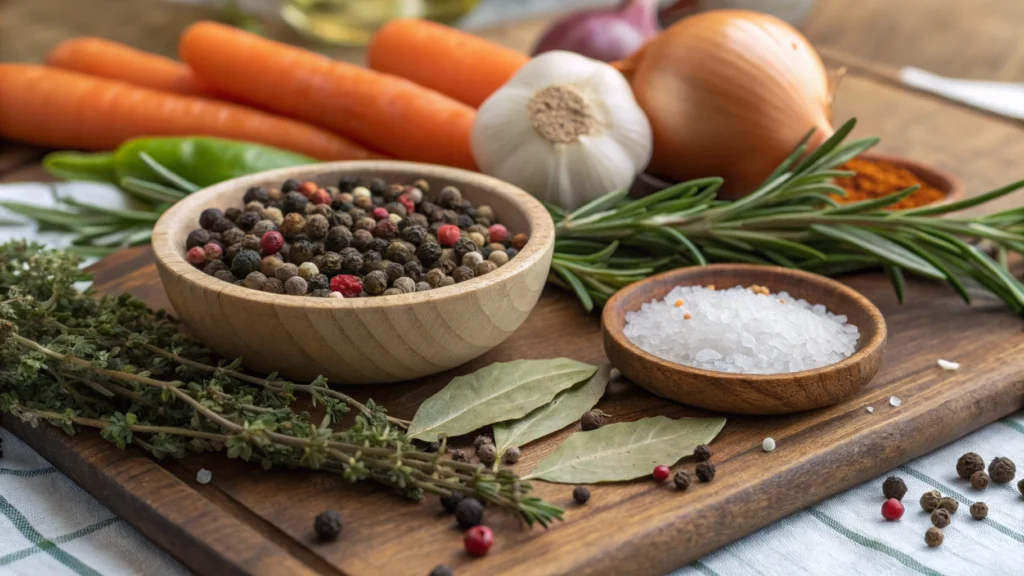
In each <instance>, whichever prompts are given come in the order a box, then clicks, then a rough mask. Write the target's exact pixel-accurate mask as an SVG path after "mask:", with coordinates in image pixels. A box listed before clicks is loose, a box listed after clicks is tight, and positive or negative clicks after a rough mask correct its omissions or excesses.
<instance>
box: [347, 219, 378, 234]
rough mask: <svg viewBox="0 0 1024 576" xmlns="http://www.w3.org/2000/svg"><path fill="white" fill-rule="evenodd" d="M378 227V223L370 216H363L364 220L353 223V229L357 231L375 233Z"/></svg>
mask: <svg viewBox="0 0 1024 576" xmlns="http://www.w3.org/2000/svg"><path fill="white" fill-rule="evenodd" d="M376 227H377V221H376V220H374V219H373V218H371V217H369V216H363V217H362V218H358V219H356V221H355V222H353V223H352V228H354V229H356V230H366V231H367V232H371V233H372V232H373V229H374V228H376Z"/></svg>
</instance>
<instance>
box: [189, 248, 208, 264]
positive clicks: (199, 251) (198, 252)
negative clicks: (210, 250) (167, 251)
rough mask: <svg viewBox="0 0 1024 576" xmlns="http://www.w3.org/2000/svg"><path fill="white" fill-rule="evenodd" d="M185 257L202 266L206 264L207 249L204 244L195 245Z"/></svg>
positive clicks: (190, 261) (191, 262) (190, 262)
mask: <svg viewBox="0 0 1024 576" xmlns="http://www.w3.org/2000/svg"><path fill="white" fill-rule="evenodd" d="M185 259H186V260H188V263H189V264H191V265H193V266H202V265H203V264H206V251H205V250H203V247H202V246H193V247H191V248H189V250H188V252H187V253H186V254H185Z"/></svg>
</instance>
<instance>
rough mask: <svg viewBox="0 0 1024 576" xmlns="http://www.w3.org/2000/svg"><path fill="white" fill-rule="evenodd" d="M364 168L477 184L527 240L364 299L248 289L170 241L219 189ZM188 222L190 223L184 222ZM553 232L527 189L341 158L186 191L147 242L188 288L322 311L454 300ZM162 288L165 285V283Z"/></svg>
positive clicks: (517, 264) (527, 256)
mask: <svg viewBox="0 0 1024 576" xmlns="http://www.w3.org/2000/svg"><path fill="white" fill-rule="evenodd" d="M361 171H364V172H370V171H392V172H398V173H399V174H408V175H410V176H411V175H416V176H418V177H426V178H431V179H438V180H447V181H449V182H451V183H452V184H453V185H455V186H460V187H461V186H464V185H467V184H469V185H473V186H475V187H478V188H484V189H487V190H488V192H490V193H495V194H499V195H501V196H504V197H506V199H508V200H509V201H510V202H511V203H513V204H515V205H517V206H518V207H519V208H520V209H521V210H522V213H523V215H524V216H525V219H526V220H527V222H528V223H529V225H530V239H529V240H528V241H527V243H526V246H525V247H524V248H523V249H522V250H520V251H519V254H517V255H516V256H515V257H514V258H512V259H510V260H509V262H508V263H507V264H505V265H504V266H500V267H499V268H497V269H496V270H495V271H493V272H491V273H489V274H487V275H485V276H481V277H476V278H473V279H471V280H468V281H466V282H462V283H459V284H453V285H451V286H445V287H442V288H434V289H432V290H427V291H424V292H413V293H409V294H395V295H393V296H373V297H367V298H312V297H309V296H292V295H288V294H271V293H268V292H263V291H260V290H253V289H251V288H246V287H244V286H236V285H234V284H232V283H229V282H224V281H223V280H218V279H216V278H214V277H212V276H210V275H208V274H206V273H205V272H203V271H202V270H200V269H198V268H196V267H195V266H193V265H192V264H189V263H188V261H186V260H185V256H184V249H183V247H178V246H175V245H174V244H173V243H172V242H171V236H172V235H173V232H174V230H176V229H177V228H178V227H179V226H184V225H185V224H184V223H183V222H182V221H183V220H184V218H185V217H184V216H183V215H182V214H183V213H184V212H187V211H189V210H191V209H194V208H195V207H197V206H202V205H204V204H207V203H208V202H209V198H210V197H212V196H217V195H220V194H222V193H224V191H225V190H230V189H242V188H244V187H246V186H249V185H254V184H255V183H257V182H264V181H267V180H280V181H283V180H285V179H287V178H291V177H296V175H299V174H305V176H298V177H299V178H303V177H306V178H308V177H317V176H319V175H321V174H323V173H326V172H335V173H337V174H339V175H340V174H346V173H348V174H351V173H356V172H361ZM188 225H194V223H189V224H188ZM554 237H555V225H554V221H553V220H552V218H551V216H550V214H549V213H548V211H547V208H545V207H544V205H543V204H542V203H541V202H540V201H539V200H537V199H536V198H534V197H533V196H531V195H530V194H528V193H527V192H526V191H524V190H522V189H520V188H518V187H516V186H514V185H512V184H509V183H507V182H505V181H503V180H499V179H497V178H494V177H492V176H487V175H485V174H481V173H477V172H471V171H469V170H462V169H460V168H451V167H448V166H439V165H435V164H426V163H421V162H406V161H401V160H356V161H351V160H343V161H337V162H320V163H314V164H302V165H298V166H289V167H285V168H277V169H273V170H265V171H262V172H255V173H253V174H248V175H245V176H240V177H238V178H233V179H231V180H225V181H223V182H219V183H217V184H214V185H212V186H208V187H206V188H203V189H201V190H197V191H196V192H193V193H191V194H189V195H188V196H187V197H186V198H184V199H182V200H180V201H178V202H177V203H176V204H174V206H172V207H171V208H169V209H168V210H167V211H166V212H164V213H163V214H162V215H161V216H160V218H159V219H158V220H157V223H156V225H155V226H154V227H153V236H152V241H151V243H152V246H153V253H154V255H155V257H156V260H157V264H158V265H160V266H161V267H164V268H166V269H167V270H168V271H170V272H171V273H173V274H174V275H175V276H176V277H177V278H179V279H182V280H184V281H185V282H187V283H188V284H189V286H190V287H194V288H198V289H201V290H204V291H209V290H213V291H216V292H218V293H220V294H222V295H224V296H227V297H233V298H239V299H243V300H247V301H251V302H258V303H261V304H268V305H272V306H275V307H284V308H293V309H322V310H379V309H388V308H393V307H395V306H396V305H397V306H412V305H416V304H421V303H425V302H432V303H436V302H440V301H445V300H449V299H456V298H459V297H460V296H464V295H465V294H467V293H470V292H474V291H477V290H479V289H483V288H487V287H489V286H494V285H496V284H500V283H501V282H503V281H504V280H506V279H508V278H511V277H513V276H515V275H517V274H520V273H522V272H524V271H526V270H528V269H530V268H532V267H533V266H534V265H536V264H538V263H540V262H541V261H542V260H543V259H544V258H545V257H546V256H547V254H548V253H549V252H551V251H552V250H553V247H554ZM165 289H166V288H165Z"/></svg>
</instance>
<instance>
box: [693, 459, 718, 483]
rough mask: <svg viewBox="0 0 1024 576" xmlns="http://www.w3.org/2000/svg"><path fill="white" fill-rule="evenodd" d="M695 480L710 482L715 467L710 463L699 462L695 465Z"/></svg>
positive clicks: (713, 477) (713, 475) (712, 478)
mask: <svg viewBox="0 0 1024 576" xmlns="http://www.w3.org/2000/svg"><path fill="white" fill-rule="evenodd" d="M695 472H696V473H697V479H698V480H700V481H701V482H711V481H712V480H714V479H715V465H714V464H712V463H711V462H701V463H699V464H697V469H696V470H695Z"/></svg>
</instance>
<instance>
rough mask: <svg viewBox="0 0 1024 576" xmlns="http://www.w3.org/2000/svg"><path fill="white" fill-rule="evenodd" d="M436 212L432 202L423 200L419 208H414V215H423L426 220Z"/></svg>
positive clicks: (435, 205)
mask: <svg viewBox="0 0 1024 576" xmlns="http://www.w3.org/2000/svg"><path fill="white" fill-rule="evenodd" d="M436 211H437V204H434V203H433V202H431V201H429V200H424V201H423V202H420V204H419V206H417V207H416V213H417V214H423V215H424V216H426V217H427V218H428V219H429V218H430V216H431V215H432V214H433V213H434V212H436Z"/></svg>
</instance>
